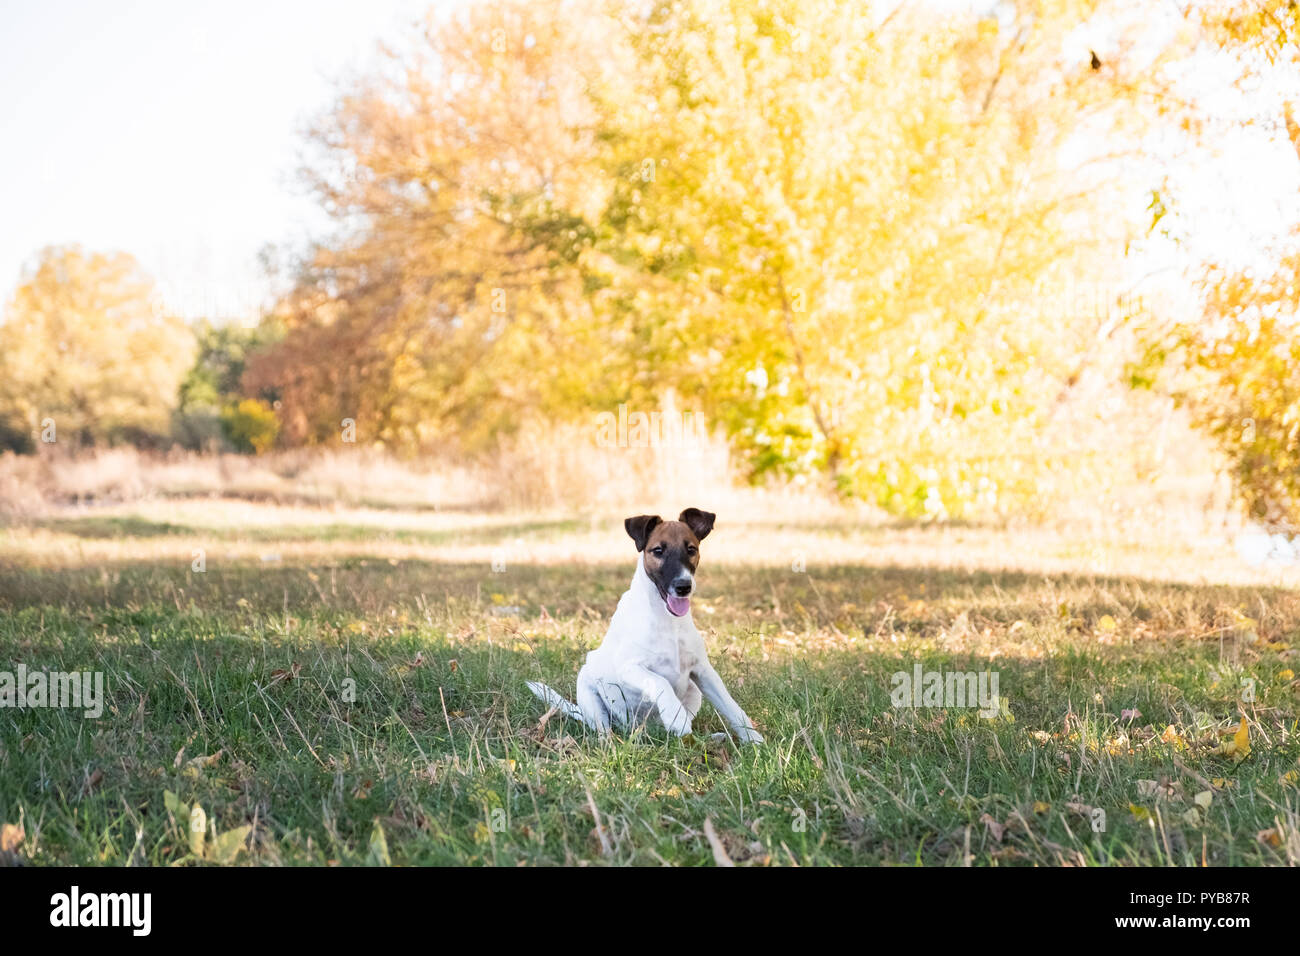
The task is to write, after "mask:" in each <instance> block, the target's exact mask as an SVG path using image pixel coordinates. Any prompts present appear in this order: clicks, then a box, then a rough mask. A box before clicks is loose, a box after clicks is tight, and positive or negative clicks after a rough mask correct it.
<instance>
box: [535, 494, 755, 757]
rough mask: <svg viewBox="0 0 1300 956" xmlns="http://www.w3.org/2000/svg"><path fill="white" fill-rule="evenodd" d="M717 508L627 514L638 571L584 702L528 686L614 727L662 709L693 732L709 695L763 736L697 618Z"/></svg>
mask: <svg viewBox="0 0 1300 956" xmlns="http://www.w3.org/2000/svg"><path fill="white" fill-rule="evenodd" d="M715 517H716V516H715V515H712V514H710V513H709V512H707V511H700V510H699V509H698V508H687V509H686V510H685V511H683V512H682V513H681V515H680V516H679V518H678V520H677V521H664V520H663V519H661V518H660V517H659V516H658V515H638V516H637V517H635V518H628V519H627V520H626V521H625V522H623V526H624V527H625V528H627V533H628V534H629V535H631V537H632V540H633V541H635V542H636V549H637V551H638V552H640V553H639V554H638V556H637V562H636V573H635V574H634V575H633V576H632V586H631V587H629V588H628V589H627V591H625V592H624V594H623V596H622V597H621V598H619V601H618V609H617V610H616V611H614V617H613V619H612V620H611V621H610V622H609V630H608V631H607V632H606V634H605V640H604V641H603V642H602V643H601V645H600V647H598V648H596V649H595V650H594V651H592V652H591V653H589V654H588V655H587V662H586V664H584V665H583V667H582V670H580V671H579V672H578V703H577V705H576V706H575V705H574V704H572V703H570V702H569V701H567V700H565V699H564V698H563V697H561V696H560V695H559V694H558V693H556V692H555V691H554V690H552V689H551V688H550V687H547V686H546V685H545V684H540V683H537V682H535V681H530V682H529V684H528V689H529V690H531V691H532V692H533V693H534V694H536V695H537V696H538V697H540V698H541V699H542V700H543V701H544V702H545V703H546V705H547V706H548V707H553V708H555V709H557V710H559V711H560V712H562V713H563V714H564V715H565V716H567V717H572V718H573V719H574V720H580V721H582V722H583V723H584V724H586V725H587V726H588V727H590V728H591V729H592V730H596V731H599V732H600V733H602V734H605V733H608V732H609V729H610V724H611V723H613V724H616V725H617V726H618V727H620V728H624V729H626V728H632V727H639V726H641V725H642V724H644V723H645V722H646V720H647V719H648V718H649V717H650V716H651V715H657V716H658V717H659V719H660V720H661V721H663V725H664V726H665V727H666V728H668V730H669V732H671V733H674V734H677V735H678V736H683V735H685V734H689V733H690V732H691V721H692V720H693V719H694V718H695V714H696V713H697V712H698V711H699V709H700V700H701V698H702V697H703V698H707V699H708V701H709V703H711V704H712V705H713V706H714V707H715V708H717V710H718V713H720V714H721V715H722V717H723V719H724V720H726V722H727V723H728V724H730V725H731V728H732V730H733V731H735V733H736V736H737V737H739V738H740V739H741V740H743V741H746V742H748V743H762V742H763V735H762V734H760V733H759V732H758V731H757V730H755V729H754V722H753V721H751V720H750V719H749V718H748V717H747V716H745V712H744V711H743V710H741V709H740V705H739V704H737V703H736V702H735V701H734V700H733V699H732V697H731V695H730V694H729V693H727V688H726V686H725V685H724V684H723V683H722V678H721V677H719V676H718V672H717V671H715V670H714V669H713V665H711V664H710V663H709V657H708V654H707V653H706V652H705V650H704V639H703V638H701V637H700V632H699V631H697V630H696V629H695V622H694V621H692V620H691V595H692V594H693V593H694V592H695V569H696V567H697V566H698V565H699V562H700V541H702V540H703V539H704V538H705V537H707V536H708V533H709V532H710V531H712V530H713V519H714V518H715Z"/></svg>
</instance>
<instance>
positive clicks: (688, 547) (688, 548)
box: [686, 544, 700, 554]
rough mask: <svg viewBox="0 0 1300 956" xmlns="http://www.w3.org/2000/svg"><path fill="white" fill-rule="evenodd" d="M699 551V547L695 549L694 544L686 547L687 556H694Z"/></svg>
mask: <svg viewBox="0 0 1300 956" xmlns="http://www.w3.org/2000/svg"><path fill="white" fill-rule="evenodd" d="M699 550H700V549H699V548H697V547H695V545H693V544H688V545H687V546H686V553H687V554H694V553H695V552H697V551H699Z"/></svg>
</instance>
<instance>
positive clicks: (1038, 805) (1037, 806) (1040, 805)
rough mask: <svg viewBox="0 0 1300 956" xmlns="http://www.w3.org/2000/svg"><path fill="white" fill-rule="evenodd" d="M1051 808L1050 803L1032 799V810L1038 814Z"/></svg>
mask: <svg viewBox="0 0 1300 956" xmlns="http://www.w3.org/2000/svg"><path fill="white" fill-rule="evenodd" d="M1051 809H1052V805H1051V804H1050V803H1044V802H1043V801H1042V800H1035V801H1034V812H1035V813H1037V814H1039V815H1040V816H1041V815H1042V814H1044V813H1046V812H1047V811H1049V810H1051Z"/></svg>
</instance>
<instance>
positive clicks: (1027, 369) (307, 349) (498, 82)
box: [245, 0, 1181, 516]
mask: <svg viewBox="0 0 1300 956" xmlns="http://www.w3.org/2000/svg"><path fill="white" fill-rule="evenodd" d="M945 10H946V12H945V11H944V10H933V9H930V8H921V7H919V6H918V7H917V8H915V9H913V8H911V7H909V6H907V5H903V6H901V7H899V6H897V5H890V6H888V7H886V6H880V5H875V4H869V3H850V2H816V3H806V2H797V0H671V2H667V0H666V2H654V3H631V2H617V0H611V2H598V0H530V2H527V3H524V2H518V0H487V2H484V3H479V4H475V5H473V6H472V7H469V8H466V9H463V10H459V11H457V12H456V13H455V14H453V15H450V16H447V17H443V18H439V19H430V20H429V21H428V23H427V24H426V26H425V28H424V29H423V31H421V32H420V33H419V34H418V35H416V36H413V37H411V38H410V40H409V43H408V44H407V45H406V46H405V47H403V48H401V49H397V50H394V51H391V59H390V63H389V64H388V65H387V66H386V68H385V69H384V70H382V71H380V73H378V74H377V75H376V76H374V77H372V78H370V79H368V80H367V81H365V82H363V83H362V84H360V85H358V86H355V87H353V88H350V89H348V90H347V91H346V92H345V94H344V95H343V96H342V97H341V98H340V100H339V102H338V104H337V107H336V108H335V109H334V110H333V111H332V113H331V114H330V115H328V116H327V117H325V118H324V120H323V121H322V122H321V124H320V125H319V127H318V129H317V131H316V134H315V137H314V139H313V142H314V143H315V145H316V146H317V147H318V149H319V153H318V157H317V161H316V162H315V164H314V165H313V166H312V168H311V174H310V177H311V178H310V181H311V183H312V184H313V186H314V188H315V189H316V190H317V192H318V194H319V196H320V198H321V202H322V205H323V206H324V208H325V209H326V210H327V211H328V212H330V214H331V215H332V216H334V218H335V223H336V229H335V230H334V232H333V233H332V234H331V235H328V236H324V237H322V240H321V242H320V243H319V245H318V246H317V247H316V248H315V249H313V250H312V252H311V254H310V255H309V257H308V258H307V261H306V262H305V264H304V268H303V271H302V275H301V280H300V282H299V283H298V286H297V288H296V289H295V290H294V292H293V293H292V294H291V295H290V296H288V297H287V298H286V299H285V300H284V301H283V302H282V303H281V304H280V306H279V308H278V310H277V321H279V322H281V323H282V324H283V326H284V327H285V328H286V329H287V335H286V337H285V339H284V341H283V343H282V344H281V345H280V346H279V347H276V348H273V349H271V350H269V351H267V352H266V353H264V354H263V355H262V356H261V357H259V358H258V359H256V360H255V361H254V362H253V363H251V366H250V370H249V373H248V375H247V377H246V379H245V385H246V391H247V392H248V394H256V395H258V396H259V397H262V398H264V399H268V400H279V401H280V402H281V404H280V406H279V410H280V414H281V417H282V420H283V422H284V431H283V432H282V440H284V441H287V442H304V441H313V440H322V439H325V438H327V437H331V436H333V435H335V434H337V430H338V428H339V422H340V421H341V420H342V419H344V418H352V419H354V420H355V421H356V422H357V427H358V437H359V439H360V440H379V441H383V442H385V443H389V444H392V445H395V446H405V447H419V446H421V445H424V444H429V443H433V442H442V443H445V442H456V443H460V444H463V445H470V446H472V445H474V444H477V443H481V442H482V441H484V440H488V439H491V438H492V436H494V435H497V434H500V433H501V432H503V431H507V430H509V429H511V428H517V427H519V426H520V424H521V423H523V422H526V421H529V420H531V419H532V418H533V417H536V416H541V417H545V418H549V419H552V420H554V419H565V418H570V419H572V418H575V417H577V418H579V419H581V418H582V417H583V416H585V417H586V418H587V419H588V420H590V419H591V417H592V415H593V414H594V413H596V412H599V411H608V410H610V409H612V408H614V407H616V406H617V405H618V404H619V403H622V402H627V403H630V404H632V405H633V406H636V407H641V408H647V407H648V408H654V407H655V405H656V404H657V403H658V401H659V400H660V396H661V395H662V394H663V393H664V392H665V391H666V390H668V389H672V390H673V391H674V392H675V393H676V394H677V395H679V396H681V398H682V401H683V404H684V405H685V407H688V408H692V409H697V410H699V411H701V412H703V413H704V414H705V416H706V417H707V418H708V420H709V421H710V422H712V423H714V424H715V425H720V426H721V427H722V428H723V429H724V430H725V432H726V434H727V435H728V437H729V438H730V440H731V442H732V445H733V447H734V449H735V451H736V454H737V456H738V457H739V458H740V459H741V460H743V461H744V462H745V463H746V465H747V466H748V468H749V470H750V471H751V472H752V473H753V474H754V475H755V476H756V477H762V476H764V475H768V474H772V473H783V474H787V475H804V476H812V475H818V474H828V475H830V476H831V478H832V480H833V482H834V485H835V487H837V488H838V489H839V490H840V491H841V492H843V493H845V494H850V495H856V496H860V497H864V498H868V499H871V500H874V501H877V502H879V503H881V504H882V505H884V506H885V507H888V508H890V509H891V510H894V511H898V512H902V513H909V514H924V515H932V516H941V515H957V514H964V513H972V512H978V511H998V510H1008V509H1012V508H1016V507H1018V506H1019V505H1020V504H1021V503H1023V502H1024V501H1025V500H1028V499H1030V498H1031V497H1032V496H1033V494H1034V491H1035V487H1036V480H1037V478H1038V477H1039V476H1040V475H1042V474H1043V473H1044V471H1046V470H1050V469H1052V468H1071V469H1078V468H1079V467H1080V464H1079V461H1078V460H1077V459H1076V458H1071V457H1069V456H1067V455H1066V454H1064V453H1060V452H1059V451H1058V450H1056V449H1055V448H1054V447H1053V444H1052V442H1051V441H1049V440H1047V439H1048V438H1050V437H1051V436H1049V434H1048V433H1049V432H1050V431H1051V430H1052V429H1053V428H1054V427H1055V425H1054V423H1053V421H1052V418H1051V416H1052V411H1053V408H1054V407H1055V406H1056V405H1057V404H1058V403H1059V401H1060V398H1061V395H1062V394H1063V393H1066V392H1068V391H1069V389H1070V387H1071V383H1072V382H1073V381H1074V379H1075V378H1076V377H1077V372H1078V368H1079V363H1080V360H1081V359H1080V357H1081V356H1087V355H1088V354H1089V353H1090V352H1091V351H1093V350H1094V348H1095V345H1096V341H1097V339H1098V338H1099V336H1103V335H1104V334H1106V331H1107V329H1108V327H1109V326H1108V322H1109V321H1110V316H1109V315H1107V314H1104V313H1103V314H1098V310H1097V309H1096V308H1095V307H1093V306H1094V301H1093V300H1095V298H1096V297H1095V296H1092V297H1089V301H1088V302H1086V303H1085V302H1084V299H1085V297H1082V296H1079V295H1077V294H1075V292H1076V291H1077V290H1078V289H1080V288H1083V287H1086V286H1088V284H1089V283H1095V284H1096V285H1097V286H1098V287H1110V288H1112V289H1113V287H1114V285H1115V281H1114V278H1113V277H1114V276H1115V275H1116V274H1117V273H1118V272H1119V271H1120V268H1119V267H1120V264H1121V263H1122V260H1123V257H1124V255H1125V252H1126V249H1127V247H1128V244H1129V243H1130V242H1131V241H1132V240H1133V239H1134V238H1135V237H1137V236H1140V235H1141V234H1142V231H1143V229H1145V227H1146V225H1147V223H1148V220H1149V218H1150V217H1149V213H1148V212H1147V210H1146V208H1145V207H1146V204H1147V202H1148V191H1147V190H1145V189H1143V188H1142V187H1143V184H1142V182H1141V177H1135V176H1134V175H1133V169H1134V166H1133V164H1132V160H1133V157H1135V156H1138V155H1140V153H1141V143H1142V138H1143V137H1144V136H1145V135H1147V134H1148V133H1149V132H1150V131H1151V124H1153V123H1155V122H1158V121H1159V120H1160V119H1161V117H1162V114H1163V112H1164V111H1165V109H1166V102H1167V101H1166V100H1164V99H1162V97H1161V95H1160V94H1161V93H1162V91H1163V88H1164V84H1165V83H1166V80H1165V77H1164V74H1163V68H1164V66H1165V64H1166V63H1167V62H1168V61H1169V60H1170V59H1171V58H1173V57H1175V56H1177V55H1178V52H1179V48H1180V46H1179V45H1180V42H1181V35H1180V34H1179V33H1178V31H1174V32H1173V33H1172V34H1170V35H1169V36H1163V35H1161V31H1160V30H1158V29H1153V28H1152V27H1151V26H1150V25H1149V24H1148V23H1147V22H1146V17H1145V15H1144V13H1143V12H1142V11H1140V10H1139V11H1134V10H1132V9H1130V7H1129V5H1127V4H1124V3H1122V2H1119V0H1065V2H1046V0H1042V2H1029V0H1026V2H1022V3H1017V4H1006V5H1003V6H1002V7H1000V8H999V9H998V11H997V13H996V15H992V14H991V15H987V16H982V15H978V14H975V13H971V12H969V11H957V12H954V11H952V10H947V8H945ZM1094 23H1101V24H1103V25H1104V28H1105V29H1104V31H1103V32H1104V33H1105V34H1106V35H1107V36H1109V37H1111V40H1110V41H1109V45H1108V46H1104V47H1103V48H1102V49H1101V53H1102V54H1104V59H1103V58H1102V57H1101V56H1099V55H1098V51H1097V50H1096V49H1093V48H1092V47H1091V46H1090V45H1089V41H1088V39H1087V34H1086V31H1087V28H1088V27H1089V26H1090V25H1091V24H1094ZM1126 164H1127V165H1126Z"/></svg>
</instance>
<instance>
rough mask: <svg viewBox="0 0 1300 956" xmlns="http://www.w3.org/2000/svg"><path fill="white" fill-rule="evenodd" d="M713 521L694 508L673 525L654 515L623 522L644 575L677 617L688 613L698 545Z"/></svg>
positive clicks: (696, 563) (711, 515)
mask: <svg viewBox="0 0 1300 956" xmlns="http://www.w3.org/2000/svg"><path fill="white" fill-rule="evenodd" d="M716 517H717V516H716V515H713V514H711V513H709V512H707V511H700V510H699V509H698V508H687V509H686V510H685V511H683V512H682V513H681V514H680V515H679V516H678V520H676V521H664V520H663V519H662V518H660V517H659V516H658V515H637V516H636V517H635V518H628V519H627V520H626V521H625V522H623V525H624V527H626V528H627V533H628V534H629V535H630V536H631V537H632V540H633V541H635V542H636V547H637V550H638V551H641V552H643V557H642V563H643V564H644V565H645V571H646V574H647V575H648V576H649V577H650V580H651V581H653V582H654V585H655V587H657V588H658V589H659V595H660V597H662V598H663V599H664V603H665V604H667V605H668V610H669V611H670V612H671V613H673V614H675V615H677V616H678V617H681V616H682V615H683V614H686V613H687V612H688V611H689V610H690V607H691V602H690V597H691V594H692V593H694V591H695V569H696V568H697V567H699V564H700V541H701V540H702V539H703V538H705V537H707V536H708V534H709V532H710V531H712V530H713V522H714V519H715V518H716Z"/></svg>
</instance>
